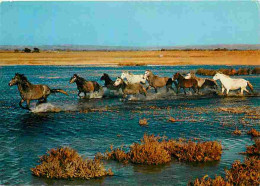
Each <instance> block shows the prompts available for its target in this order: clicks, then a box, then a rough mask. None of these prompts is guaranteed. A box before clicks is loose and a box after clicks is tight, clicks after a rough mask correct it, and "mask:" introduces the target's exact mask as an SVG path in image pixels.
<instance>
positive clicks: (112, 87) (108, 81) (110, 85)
mask: <svg viewBox="0 0 260 186" xmlns="http://www.w3.org/2000/svg"><path fill="white" fill-rule="evenodd" d="M100 80H101V81H105V87H107V88H108V89H109V90H116V91H119V89H120V87H119V86H115V85H114V83H115V81H113V80H111V78H110V77H109V75H108V74H106V73H104V74H103V76H101V78H100Z"/></svg>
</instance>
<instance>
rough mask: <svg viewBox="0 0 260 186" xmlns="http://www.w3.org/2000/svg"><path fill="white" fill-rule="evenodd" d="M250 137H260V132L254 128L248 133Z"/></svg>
mask: <svg viewBox="0 0 260 186" xmlns="http://www.w3.org/2000/svg"><path fill="white" fill-rule="evenodd" d="M247 134H248V135H251V136H252V137H260V132H259V131H257V130H256V129H254V128H252V129H251V130H249V131H248V132H247Z"/></svg>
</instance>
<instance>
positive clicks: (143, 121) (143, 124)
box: [139, 118, 148, 126]
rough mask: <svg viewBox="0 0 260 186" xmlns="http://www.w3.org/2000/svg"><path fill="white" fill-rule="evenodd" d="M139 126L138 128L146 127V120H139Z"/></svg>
mask: <svg viewBox="0 0 260 186" xmlns="http://www.w3.org/2000/svg"><path fill="white" fill-rule="evenodd" d="M139 125H140V126H145V125H148V121H147V119H146V118H143V119H140V120H139Z"/></svg>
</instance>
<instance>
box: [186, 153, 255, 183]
mask: <svg viewBox="0 0 260 186" xmlns="http://www.w3.org/2000/svg"><path fill="white" fill-rule="evenodd" d="M259 177H260V160H259V158H256V157H251V158H246V159H245V162H244V163H241V162H240V161H235V162H234V163H233V164H232V166H231V168H230V169H229V170H225V178H222V177H221V176H216V177H215V179H211V178H209V177H208V176H207V175H206V176H204V177H203V178H201V179H196V180H195V181H194V182H193V183H189V184H188V185H194V186H201V185H206V186H219V185H226V186H230V185H255V186H258V185H259V184H260V180H259Z"/></svg>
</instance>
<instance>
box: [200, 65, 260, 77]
mask: <svg viewBox="0 0 260 186" xmlns="http://www.w3.org/2000/svg"><path fill="white" fill-rule="evenodd" d="M217 72H221V73H223V74H226V75H229V76H234V75H250V74H260V68H259V67H255V68H254V69H251V68H239V69H238V70H235V69H233V68H231V69H218V70H213V69H204V68H200V69H198V70H197V71H196V74H198V75H204V76H214V75H215V74H216V73H217Z"/></svg>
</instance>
